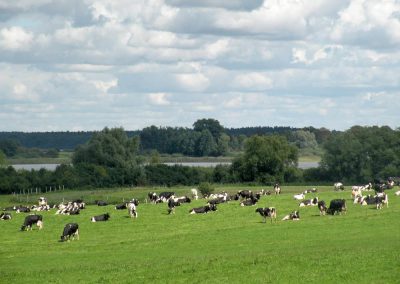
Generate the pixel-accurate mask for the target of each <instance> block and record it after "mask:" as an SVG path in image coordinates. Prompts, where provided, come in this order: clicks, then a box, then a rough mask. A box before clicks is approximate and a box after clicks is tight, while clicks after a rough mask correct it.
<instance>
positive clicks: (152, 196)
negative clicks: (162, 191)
mask: <svg viewBox="0 0 400 284" xmlns="http://www.w3.org/2000/svg"><path fill="white" fill-rule="evenodd" d="M147 196H148V197H149V200H150V202H151V203H154V204H155V203H156V200H157V199H158V195H157V193H155V192H149V193H148V194H147Z"/></svg>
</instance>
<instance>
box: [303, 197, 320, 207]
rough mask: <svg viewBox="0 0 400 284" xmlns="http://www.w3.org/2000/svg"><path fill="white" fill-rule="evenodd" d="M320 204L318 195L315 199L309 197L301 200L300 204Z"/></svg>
mask: <svg viewBox="0 0 400 284" xmlns="http://www.w3.org/2000/svg"><path fill="white" fill-rule="evenodd" d="M317 205H318V197H315V198H313V199H307V200H304V201H302V202H300V204H299V206H300V207H304V206H317Z"/></svg>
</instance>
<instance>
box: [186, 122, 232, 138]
mask: <svg viewBox="0 0 400 284" xmlns="http://www.w3.org/2000/svg"><path fill="white" fill-rule="evenodd" d="M193 129H194V131H198V132H202V131H204V130H208V131H210V133H211V135H212V136H213V137H214V139H218V138H219V137H220V136H221V134H222V133H224V128H223V127H222V125H221V124H220V123H219V121H218V120H216V119H212V118H208V119H206V118H204V119H199V120H197V121H196V122H195V123H194V124H193Z"/></svg>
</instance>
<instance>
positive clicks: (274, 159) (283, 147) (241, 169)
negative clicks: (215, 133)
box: [232, 135, 298, 183]
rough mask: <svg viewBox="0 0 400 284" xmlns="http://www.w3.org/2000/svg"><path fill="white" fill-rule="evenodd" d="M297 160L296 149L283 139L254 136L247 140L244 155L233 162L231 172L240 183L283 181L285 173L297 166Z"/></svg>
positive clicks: (270, 136)
mask: <svg viewBox="0 0 400 284" xmlns="http://www.w3.org/2000/svg"><path fill="white" fill-rule="evenodd" d="M297 159H298V152H297V148H296V147H294V146H291V145H289V143H288V142H287V140H286V139H285V138H284V137H281V136H276V135H269V136H257V135H256V136H252V137H250V138H249V139H247V142H246V145H245V153H244V154H243V155H242V156H240V157H239V158H237V159H235V160H234V162H233V164H232V171H233V172H234V174H235V175H237V176H238V177H239V179H240V180H241V181H257V182H263V183H271V182H275V181H283V180H284V175H285V172H287V171H288V169H289V168H291V167H296V166H297Z"/></svg>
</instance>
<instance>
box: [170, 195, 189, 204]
mask: <svg viewBox="0 0 400 284" xmlns="http://www.w3.org/2000/svg"><path fill="white" fill-rule="evenodd" d="M172 199H173V200H174V201H175V202H179V203H190V202H192V200H191V199H190V198H189V197H187V196H180V197H173V198H172Z"/></svg>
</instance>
